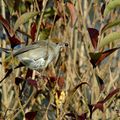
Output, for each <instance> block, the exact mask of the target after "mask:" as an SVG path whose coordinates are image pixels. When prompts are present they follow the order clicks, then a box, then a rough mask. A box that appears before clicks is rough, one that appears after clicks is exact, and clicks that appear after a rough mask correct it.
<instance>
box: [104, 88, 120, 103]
mask: <svg viewBox="0 0 120 120" xmlns="http://www.w3.org/2000/svg"><path fill="white" fill-rule="evenodd" d="M119 91H120V88H116V89H115V90H112V91H111V92H110V93H109V94H108V95H107V96H106V98H105V99H104V100H103V102H104V103H105V102H106V101H108V100H109V99H110V98H111V97H112V96H113V95H115V94H117V93H118V92H119Z"/></svg>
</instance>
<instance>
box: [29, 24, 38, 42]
mask: <svg viewBox="0 0 120 120" xmlns="http://www.w3.org/2000/svg"><path fill="white" fill-rule="evenodd" d="M36 32H37V28H36V23H35V22H33V23H32V24H31V30H30V34H31V37H32V42H34V40H35V34H36Z"/></svg>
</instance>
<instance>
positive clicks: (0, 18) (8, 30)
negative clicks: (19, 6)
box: [0, 15, 15, 37]
mask: <svg viewBox="0 0 120 120" xmlns="http://www.w3.org/2000/svg"><path fill="white" fill-rule="evenodd" d="M0 22H1V23H2V25H3V26H4V28H5V29H6V31H7V32H8V33H9V35H10V37H12V36H13V35H14V34H15V32H14V30H13V29H12V28H11V26H10V24H9V23H8V21H7V20H6V19H4V18H3V17H2V16H1V15H0Z"/></svg>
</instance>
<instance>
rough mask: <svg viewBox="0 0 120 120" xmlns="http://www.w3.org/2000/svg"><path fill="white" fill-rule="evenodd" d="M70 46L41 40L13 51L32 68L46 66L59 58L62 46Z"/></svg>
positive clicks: (15, 55)
mask: <svg viewBox="0 0 120 120" xmlns="http://www.w3.org/2000/svg"><path fill="white" fill-rule="evenodd" d="M65 46H68V44H67V43H58V44H56V43H53V42H51V41H48V40H41V41H39V42H36V43H33V44H31V45H27V46H24V47H22V48H20V49H18V50H16V51H15V52H14V53H13V56H14V57H17V58H18V59H19V61H20V62H21V63H22V64H24V65H25V66H26V67H28V68H30V69H32V70H37V71H39V70H42V69H44V68H46V67H47V66H48V65H49V64H50V63H51V62H52V61H53V60H54V59H57V58H58V56H59V52H60V50H61V48H64V47H65Z"/></svg>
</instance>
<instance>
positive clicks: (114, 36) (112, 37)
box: [99, 32, 120, 48]
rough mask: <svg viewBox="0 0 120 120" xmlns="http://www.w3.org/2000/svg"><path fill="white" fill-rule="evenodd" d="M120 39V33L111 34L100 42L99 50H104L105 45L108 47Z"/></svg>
mask: <svg viewBox="0 0 120 120" xmlns="http://www.w3.org/2000/svg"><path fill="white" fill-rule="evenodd" d="M119 39H120V32H113V33H110V34H108V35H107V36H105V37H104V38H103V39H101V40H100V44H99V48H102V47H104V46H105V45H108V44H109V43H111V42H114V41H115V40H119Z"/></svg>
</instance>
